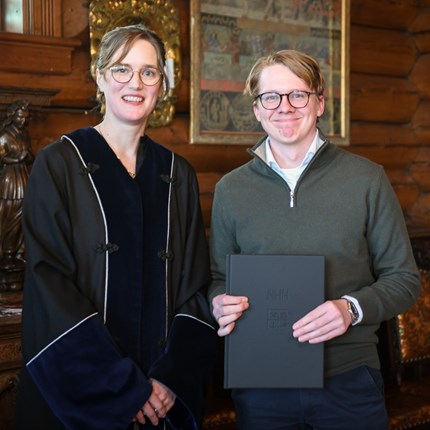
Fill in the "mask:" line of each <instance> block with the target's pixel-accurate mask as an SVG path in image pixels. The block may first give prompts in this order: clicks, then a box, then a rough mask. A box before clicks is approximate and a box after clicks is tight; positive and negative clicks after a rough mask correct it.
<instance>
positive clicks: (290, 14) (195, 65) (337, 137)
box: [190, 0, 349, 145]
mask: <svg viewBox="0 0 430 430" xmlns="http://www.w3.org/2000/svg"><path fill="white" fill-rule="evenodd" d="M348 44H349V2H348V1H347V0H315V1H309V0H191V64H192V67H191V108H190V116H191V122H190V141H191V143H196V144H198V143H209V144H217V143H218V144H253V143H256V142H257V140H258V138H259V137H261V136H262V135H263V132H262V129H261V126H260V124H259V123H258V122H257V120H256V119H255V116H254V113H253V110H252V100H250V98H249V97H248V96H245V95H244V94H243V89H244V85H245V80H246V77H247V76H248V73H249V71H250V69H251V67H252V65H253V64H254V63H255V60H256V59H257V58H258V57H261V56H265V55H268V54H270V52H273V51H277V50H279V49H296V50H299V51H303V52H305V53H307V54H309V55H311V56H312V57H314V58H315V59H317V61H318V62H319V64H320V66H321V69H322V71H323V74H324V78H325V80H326V92H325V112H324V115H323V116H322V117H321V118H320V120H319V127H320V128H321V130H322V131H323V132H324V133H325V134H326V136H327V137H329V138H330V140H331V141H332V142H335V143H337V144H340V145H348V142H349V57H348V53H349V49H348Z"/></svg>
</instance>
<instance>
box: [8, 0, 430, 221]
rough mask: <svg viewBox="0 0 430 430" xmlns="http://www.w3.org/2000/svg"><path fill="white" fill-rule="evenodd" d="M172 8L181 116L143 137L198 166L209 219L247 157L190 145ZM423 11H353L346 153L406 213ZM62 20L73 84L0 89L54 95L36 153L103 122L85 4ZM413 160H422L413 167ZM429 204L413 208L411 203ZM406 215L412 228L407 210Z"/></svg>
mask: <svg viewBox="0 0 430 430" xmlns="http://www.w3.org/2000/svg"><path fill="white" fill-rule="evenodd" d="M172 1H173V4H174V6H175V7H176V8H177V11H178V14H179V22H180V52H181V62H182V67H181V71H182V73H181V81H180V83H179V86H178V88H177V95H178V101H177V103H176V105H175V108H176V112H177V114H176V116H175V118H174V121H173V122H172V124H170V125H169V126H167V127H163V128H160V129H150V130H148V134H149V135H150V136H151V137H153V138H154V139H155V140H157V141H159V142H160V143H162V144H164V145H166V146H167V147H169V148H171V149H173V150H174V151H176V152H177V153H178V154H181V155H182V156H184V157H185V158H187V159H188V160H189V161H190V162H191V163H192V164H193V165H194V167H195V168H196V170H197V173H198V175H199V182H201V183H202V200H204V206H205V212H206V213H209V212H210V206H211V196H212V192H213V186H214V180H213V179H214V178H218V177H221V176H222V175H223V174H224V173H226V172H228V171H230V170H232V169H234V168H235V167H237V166H239V165H240V164H243V163H245V162H246V161H248V160H249V159H250V157H249V155H248V154H247V152H246V146H242V145H221V144H220V145H216V144H215V145H191V144H190V143H189V134H190V133H189V127H190V105H191V103H190V67H191V64H190V60H191V59H190V5H189V1H188V0H172ZM429 3H430V0H425V1H418V0H396V1H387V2H381V1H380V0H351V2H350V5H351V23H350V98H349V100H350V139H349V146H347V147H346V148H347V150H350V151H352V152H355V153H358V154H361V155H364V156H366V157H368V158H370V159H372V160H374V161H376V162H378V163H381V164H382V165H384V166H385V167H386V168H387V169H388V170H387V172H389V174H390V179H391V178H393V181H394V178H395V185H396V192H397V193H398V196H399V199H400V200H401V202H402V207H406V208H409V207H410V206H411V204H410V199H411V196H412V198H415V197H414V196H415V193H409V192H405V191H404V190H407V189H408V188H409V187H411V184H412V185H414V186H416V187H417V189H418V190H419V194H420V195H422V194H423V193H424V195H425V194H426V193H428V190H427V189H426V186H427V185H426V182H425V181H423V179H422V178H423V176H424V175H425V172H426V166H427V165H426V163H427V162H428V161H429V155H428V153H427V152H425V151H422V149H423V148H428V147H429V142H430V115H429V113H430V112H429V109H430V108H429V104H430V95H429V94H430V74H429V73H428V72H427V70H429V68H430V55H429V53H430V18H429V17H430V4H429ZM63 11H64V13H63V32H64V34H63V36H64V37H71V38H74V39H77V40H79V42H80V46H79V47H77V48H76V49H75V51H74V52H73V57H72V72H71V73H70V74H69V75H66V76H53V77H47V76H44V75H41V74H28V73H22V74H20V75H19V76H17V75H16V74H15V73H6V72H4V73H3V72H0V79H1V82H2V84H3V85H16V84H17V82H18V80H19V84H20V85H21V86H24V87H28V86H31V85H32V86H34V87H37V88H55V89H58V90H59V93H58V94H57V95H56V96H55V97H53V99H52V105H51V107H50V108H44V109H43V110H38V111H36V112H34V114H33V119H32V122H31V123H30V132H31V135H32V140H33V146H34V149H35V151H37V150H38V149H39V148H40V147H42V146H44V145H46V144H47V143H49V142H51V141H53V140H55V139H57V138H58V137H59V136H61V134H63V133H65V132H67V131H70V130H73V129H75V128H78V127H82V126H85V125H94V124H96V123H97V121H98V120H99V117H98V116H97V115H94V114H93V113H92V112H91V108H92V107H93V106H94V94H95V86H94V83H93V82H92V79H91V77H90V75H89V61H90V55H89V34H88V5H87V4H85V3H83V2H81V1H80V0H68V1H67V2H66V1H65V0H64V1H63ZM18 78H19V79H18ZM418 154H421V155H420V157H421V159H420V160H416V159H415V158H414V157H418ZM422 154H426V155H422ZM426 157H427V158H426ZM422 158H424V160H423V159H422ZM393 172H396V174H395V175H393ZM412 172H414V175H412ZM215 182H216V181H215ZM425 202H426V200H425V199H417V201H416V202H415V204H417V205H420V204H424V203H425ZM415 212H416V211H415ZM405 215H406V216H407V218H408V221H409V222H411V223H414V220H413V216H412V215H411V214H409V213H408V211H406V213H405ZM208 218H209V217H208V216H206V217H205V219H208ZM208 227H209V225H208Z"/></svg>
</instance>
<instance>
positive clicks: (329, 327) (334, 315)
mask: <svg viewBox="0 0 430 430" xmlns="http://www.w3.org/2000/svg"><path fill="white" fill-rule="evenodd" d="M350 325H351V315H350V314H349V312H348V310H347V303H346V300H345V299H339V300H332V301H326V302H325V303H323V304H322V305H319V306H318V307H316V308H315V309H314V310H312V311H310V312H309V313H308V314H306V315H305V316H304V317H303V318H301V319H299V320H298V321H296V322H295V323H294V324H293V336H294V337H295V338H297V339H298V341H299V342H309V343H320V342H325V341H327V340H330V339H333V338H334V337H337V336H341V335H342V334H344V333H345V332H346V331H347V330H348V327H349V326H350Z"/></svg>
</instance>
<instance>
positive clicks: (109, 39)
mask: <svg viewBox="0 0 430 430" xmlns="http://www.w3.org/2000/svg"><path fill="white" fill-rule="evenodd" d="M137 40H146V41H147V42H149V43H150V44H151V45H152V46H153V47H154V49H155V52H156V54H157V63H158V64H157V68H158V69H159V70H160V72H161V74H162V83H163V89H164V95H166V94H167V93H168V92H169V80H168V78H167V74H166V70H165V67H164V66H165V64H166V49H165V47H164V43H163V41H162V40H161V39H160V37H159V36H158V35H157V33H155V31H153V30H150V29H149V28H147V27H146V26H144V25H143V24H133V25H127V26H124V27H117V28H114V29H113V30H110V31H109V32H107V33H106V34H105V35H104V36H103V38H102V40H101V42H100V47H99V51H98V56H97V59H96V62H95V67H96V68H97V69H98V70H99V73H100V74H104V73H105V71H106V69H107V68H108V67H110V66H112V59H113V58H114V57H115V56H116V55H117V52H118V51H119V50H121V54H120V56H119V57H118V58H117V59H116V63H119V62H121V61H122V60H123V59H124V58H125V57H126V56H127V54H128V53H129V52H130V49H131V48H132V46H133V45H134V43H135V42H136V41H137ZM96 97H97V101H98V102H99V104H100V105H101V106H102V110H103V108H104V104H105V98H104V94H103V93H102V92H101V91H100V90H99V88H97V96H96Z"/></svg>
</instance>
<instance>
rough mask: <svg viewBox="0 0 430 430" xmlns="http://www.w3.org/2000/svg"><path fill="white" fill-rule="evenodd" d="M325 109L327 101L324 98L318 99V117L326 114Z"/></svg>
mask: <svg viewBox="0 0 430 430" xmlns="http://www.w3.org/2000/svg"><path fill="white" fill-rule="evenodd" d="M324 107H325V99H324V96H319V97H318V111H317V117H318V118H319V117H321V116H322V114H323V113H324Z"/></svg>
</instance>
